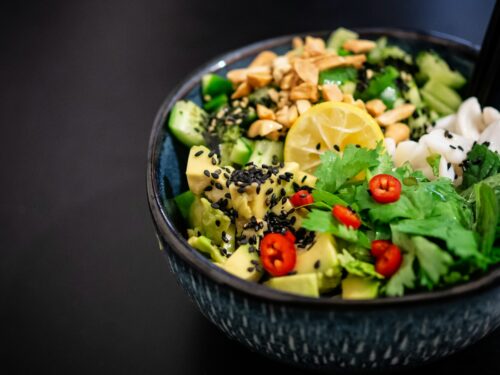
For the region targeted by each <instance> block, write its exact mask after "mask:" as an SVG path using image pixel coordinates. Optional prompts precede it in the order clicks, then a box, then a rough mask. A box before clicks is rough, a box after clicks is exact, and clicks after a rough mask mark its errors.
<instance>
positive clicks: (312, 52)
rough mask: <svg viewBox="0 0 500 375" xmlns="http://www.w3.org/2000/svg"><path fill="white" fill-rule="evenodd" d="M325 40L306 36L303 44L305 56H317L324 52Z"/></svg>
mask: <svg viewBox="0 0 500 375" xmlns="http://www.w3.org/2000/svg"><path fill="white" fill-rule="evenodd" d="M325 50H326V47H325V41H324V40H323V39H321V38H313V37H312V36H306V43H305V44H304V53H305V54H306V55H307V56H318V55H322V54H324V53H325Z"/></svg>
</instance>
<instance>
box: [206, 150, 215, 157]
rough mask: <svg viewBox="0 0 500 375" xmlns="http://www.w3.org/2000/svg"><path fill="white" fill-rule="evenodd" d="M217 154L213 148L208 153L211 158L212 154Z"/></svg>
mask: <svg viewBox="0 0 500 375" xmlns="http://www.w3.org/2000/svg"><path fill="white" fill-rule="evenodd" d="M214 155H215V151H214V150H211V151H210V152H209V153H208V157H209V158H211V157H212V156H214Z"/></svg>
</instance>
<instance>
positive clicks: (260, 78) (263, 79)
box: [247, 73, 273, 88]
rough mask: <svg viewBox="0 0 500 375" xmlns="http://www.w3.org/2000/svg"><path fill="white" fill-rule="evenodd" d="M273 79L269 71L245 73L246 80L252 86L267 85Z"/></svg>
mask: <svg viewBox="0 0 500 375" xmlns="http://www.w3.org/2000/svg"><path fill="white" fill-rule="evenodd" d="M272 80H273V76H272V75H271V74H270V73H249V74H248V75H247V82H248V84H249V85H250V86H252V87H254V88H259V87H264V86H267V85H268V84H269V83H271V81H272Z"/></svg>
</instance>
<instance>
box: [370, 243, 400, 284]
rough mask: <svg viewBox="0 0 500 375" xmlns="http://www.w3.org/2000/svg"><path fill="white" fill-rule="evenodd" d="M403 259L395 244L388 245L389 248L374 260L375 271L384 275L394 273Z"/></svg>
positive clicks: (389, 275)
mask: <svg viewBox="0 0 500 375" xmlns="http://www.w3.org/2000/svg"><path fill="white" fill-rule="evenodd" d="M402 261H403V255H402V254H401V250H399V247H397V246H396V245H390V246H389V248H388V249H387V250H386V251H385V252H384V254H382V255H381V256H380V257H379V258H378V259H377V261H376V262H375V271H377V272H378V273H379V274H381V275H382V276H385V277H391V276H392V275H394V274H395V273H396V272H397V270H398V269H399V267H400V266H401V262H402Z"/></svg>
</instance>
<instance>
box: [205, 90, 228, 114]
mask: <svg viewBox="0 0 500 375" xmlns="http://www.w3.org/2000/svg"><path fill="white" fill-rule="evenodd" d="M227 102H228V97H227V95H226V94H220V95H218V96H216V97H215V98H213V99H212V100H210V101H209V102H207V103H205V104H203V108H204V109H205V110H206V111H208V112H215V111H217V110H218V109H219V108H221V107H222V106H223V105H225V104H227Z"/></svg>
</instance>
